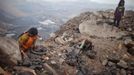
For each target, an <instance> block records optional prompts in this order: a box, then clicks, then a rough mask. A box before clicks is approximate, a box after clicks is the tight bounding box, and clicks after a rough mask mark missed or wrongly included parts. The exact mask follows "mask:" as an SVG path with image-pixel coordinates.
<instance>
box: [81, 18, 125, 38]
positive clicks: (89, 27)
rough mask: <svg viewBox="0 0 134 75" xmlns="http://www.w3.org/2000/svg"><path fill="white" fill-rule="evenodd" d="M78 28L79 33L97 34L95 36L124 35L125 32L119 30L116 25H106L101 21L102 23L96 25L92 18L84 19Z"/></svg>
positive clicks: (116, 36)
mask: <svg viewBox="0 0 134 75" xmlns="http://www.w3.org/2000/svg"><path fill="white" fill-rule="evenodd" d="M79 30H80V33H81V34H87V35H89V36H97V37H103V38H108V37H115V38H119V37H118V36H119V35H120V37H122V36H123V35H126V34H125V32H123V31H119V29H118V28H117V27H113V26H110V25H108V24H107V23H103V24H102V25H97V23H96V22H94V21H92V20H88V21H84V22H83V23H81V24H80V25H79Z"/></svg>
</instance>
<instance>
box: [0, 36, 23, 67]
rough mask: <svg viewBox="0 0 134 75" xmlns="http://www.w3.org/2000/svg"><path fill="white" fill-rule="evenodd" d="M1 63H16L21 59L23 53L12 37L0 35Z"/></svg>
mask: <svg viewBox="0 0 134 75" xmlns="http://www.w3.org/2000/svg"><path fill="white" fill-rule="evenodd" d="M0 59H1V60H0V62H1V65H2V64H4V65H6V64H7V65H15V64H17V61H20V60H21V53H20V50H19V46H18V44H17V42H16V41H15V40H13V39H11V38H7V37H0Z"/></svg>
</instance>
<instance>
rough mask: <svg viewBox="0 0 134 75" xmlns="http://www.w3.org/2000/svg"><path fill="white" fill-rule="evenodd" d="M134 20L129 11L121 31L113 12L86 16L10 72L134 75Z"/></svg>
mask: <svg viewBox="0 0 134 75" xmlns="http://www.w3.org/2000/svg"><path fill="white" fill-rule="evenodd" d="M133 16H134V12H133V11H126V13H125V16H124V17H123V20H122V22H121V24H120V27H119V28H117V27H114V26H113V11H112V10H107V11H98V12H85V13H82V14H80V15H79V16H77V17H74V18H72V19H71V20H69V21H68V22H67V23H65V24H64V25H63V26H62V27H61V28H60V30H59V31H57V32H55V33H52V34H51V37H50V38H49V39H48V40H46V41H45V42H42V41H38V44H37V45H38V47H37V49H36V50H34V51H33V50H31V51H30V52H29V53H28V55H29V58H27V59H26V60H25V61H24V62H23V63H21V62H20V63H19V65H18V66H15V67H14V68H11V70H9V72H12V74H18V75H21V73H22V75H26V74H28V75H33V74H34V75H36V74H37V75H134V17H133ZM2 47H3V46H2ZM4 69H6V68H4ZM30 73H33V74H30Z"/></svg>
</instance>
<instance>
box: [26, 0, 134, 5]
mask: <svg viewBox="0 0 134 75" xmlns="http://www.w3.org/2000/svg"><path fill="white" fill-rule="evenodd" d="M27 1H36V2H37V1H49V2H76V1H89V2H90V1H92V2H97V3H106V4H117V3H118V2H119V1H120V0H27ZM125 2H126V4H127V5H134V4H133V3H134V0H125Z"/></svg>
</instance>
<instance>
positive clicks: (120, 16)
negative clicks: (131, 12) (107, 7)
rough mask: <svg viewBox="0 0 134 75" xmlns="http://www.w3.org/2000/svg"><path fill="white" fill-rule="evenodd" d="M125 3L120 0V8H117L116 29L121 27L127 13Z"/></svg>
mask: <svg viewBox="0 0 134 75" xmlns="http://www.w3.org/2000/svg"><path fill="white" fill-rule="evenodd" d="M124 6H125V1H124V0H120V2H119V4H118V6H117V7H116V10H115V13H114V25H115V26H116V27H119V25H120V21H121V18H122V17H123V16H124V11H125V7H124Z"/></svg>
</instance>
